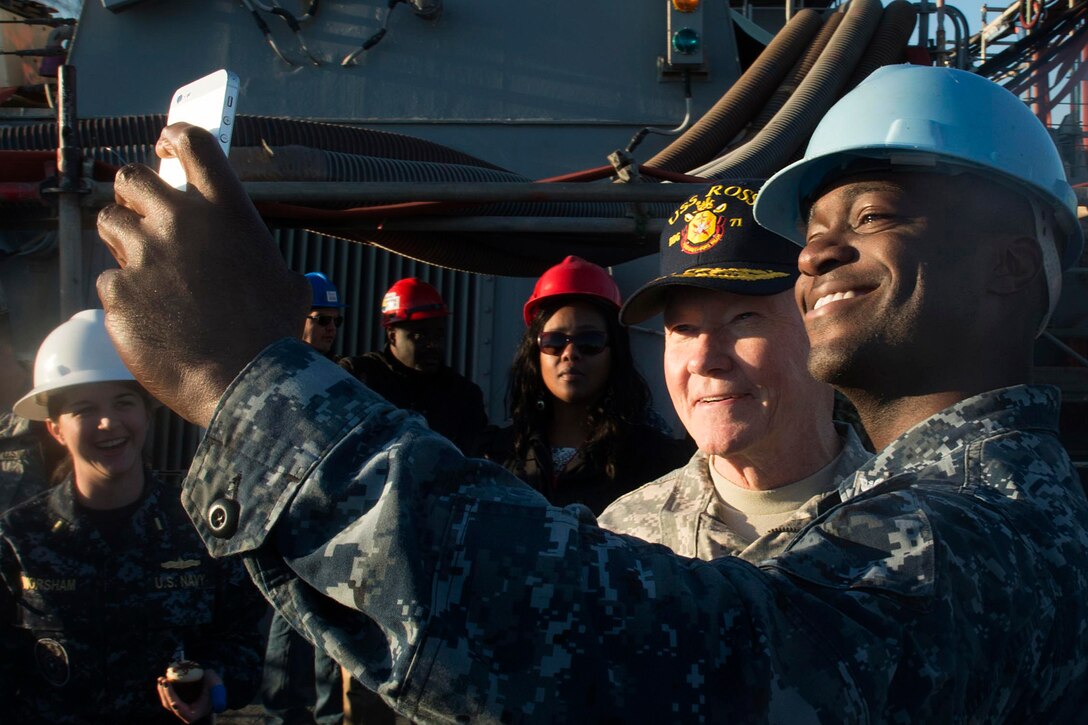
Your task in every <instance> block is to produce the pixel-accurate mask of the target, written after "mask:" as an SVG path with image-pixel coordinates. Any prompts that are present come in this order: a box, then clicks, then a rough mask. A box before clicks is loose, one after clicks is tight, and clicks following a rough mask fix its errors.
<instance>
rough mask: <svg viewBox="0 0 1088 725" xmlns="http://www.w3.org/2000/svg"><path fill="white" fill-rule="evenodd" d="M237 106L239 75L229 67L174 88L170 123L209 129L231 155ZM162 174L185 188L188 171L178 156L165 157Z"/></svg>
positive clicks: (164, 177)
mask: <svg viewBox="0 0 1088 725" xmlns="http://www.w3.org/2000/svg"><path fill="white" fill-rule="evenodd" d="M237 105H238V76H236V75H234V74H233V73H231V72H230V71H228V70H217V71H215V72H214V73H210V74H208V75H206V76H204V77H203V78H200V79H198V80H195V81H193V82H192V83H189V84H187V85H184V86H182V87H181V88H179V89H177V90H176V91H174V96H173V98H171V99H170V112H169V114H168V115H167V117H166V125H168V126H169V125H170V124H172V123H178V122H179V121H185V122H186V123H191V124H193V125H194V126H200V127H201V128H205V129H207V130H208V132H209V133H211V135H212V136H215V137H216V138H217V139H218V140H219V147H220V148H221V149H223V153H224V154H228V153H230V139H231V136H232V134H233V133H234V114H235V109H236V107H237ZM159 176H161V177H162V178H163V180H164V181H165V182H166V183H168V184H170V186H173V187H174V188H175V189H180V190H182V191H185V188H186V180H185V171H184V170H183V169H182V168H181V162H179V161H178V160H177V159H163V160H162V162H161V163H160V164H159Z"/></svg>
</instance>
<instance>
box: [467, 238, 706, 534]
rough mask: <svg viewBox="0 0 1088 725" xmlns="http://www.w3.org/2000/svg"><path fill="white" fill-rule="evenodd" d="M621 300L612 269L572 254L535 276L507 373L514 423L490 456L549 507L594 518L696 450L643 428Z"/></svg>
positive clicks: (645, 416) (639, 386) (638, 379)
mask: <svg viewBox="0 0 1088 725" xmlns="http://www.w3.org/2000/svg"><path fill="white" fill-rule="evenodd" d="M620 303H621V298H620V291H619V288H618V287H617V286H616V283H615V281H614V280H613V279H612V277H611V276H609V274H608V272H606V271H605V270H604V269H603V268H601V267H599V266H597V265H595V264H592V263H591V262H587V261H586V260H584V259H580V258H578V257H573V256H572V257H567V258H566V259H564V260H563V261H562V262H561V263H560V264H557V265H555V266H554V267H552V268H551V269H549V270H548V271H547V272H545V273H544V274H543V275H542V276H541V277H540V279H539V280H537V283H536V287H535V289H534V290H533V294H532V296H531V297H530V298H529V300H528V302H526V303H525V308H524V318H525V324H526V325H527V329H526V331H525V335H524V337H523V338H522V340H521V343H520V345H519V346H518V350H517V353H516V354H515V357H514V363H513V366H512V367H511V370H510V382H509V386H510V387H509V394H508V403H509V405H510V414H511V418H512V419H513V422H512V424H511V425H510V426H508V427H506V428H503V429H502V430H500V431H498V432H497V433H496V434H495V436H494V439H493V441H492V443H491V445H490V446H489V451H490V452H489V453H488V457H489V458H492V459H493V460H497V461H500V462H502V463H503V465H504V466H506V468H507V469H509V470H510V471H511V472H513V473H514V474H515V475H517V476H518V477H519V478H521V479H522V480H523V481H525V482H526V483H528V484H530V485H531V486H533V487H534V488H536V489H537V490H539V491H540V492H541V493H543V494H544V495H545V496H547V497H548V499H549V500H550V501H551V502H552V503H553V504H556V505H559V506H565V505H567V504H572V503H582V504H585V505H586V506H588V507H589V508H590V509H591V510H592V511H593V512H594V513H595V514H599V513H600V512H601V511H603V510H604V509H605V507H606V506H607V505H608V504H609V503H611V502H612V501H613V500H615V499H616V498H617V497H619V496H621V495H623V494H624V493H627V492H628V491H631V490H633V489H634V488H636V487H638V486H640V485H641V484H643V483H647V482H649V481H652V480H654V479H655V478H657V477H658V476H661V475H664V474H665V473H668V472H669V471H671V470H673V469H674V468H676V467H678V466H681V465H683V464H684V463H686V462H687V460H688V459H689V458H690V457H691V454H692V452H693V449H692V447H691V446H690V444H688V443H687V442H684V441H678V440H675V439H673V438H670V437H669V436H667V435H666V434H664V433H663V432H661V431H660V430H658V429H657V428H655V427H653V426H652V425H650V424H649V421H650V420H651V418H652V417H653V412H652V410H651V408H650V405H651V399H650V391H649V388H648V387H647V385H646V381H645V380H643V378H642V376H641V375H640V374H639V372H638V370H636V369H635V365H634V361H633V360H632V358H631V346H630V341H629V338H628V335H627V330H626V329H625V328H624V327H622V326H621V325H620V324H619V317H618V313H619V309H620Z"/></svg>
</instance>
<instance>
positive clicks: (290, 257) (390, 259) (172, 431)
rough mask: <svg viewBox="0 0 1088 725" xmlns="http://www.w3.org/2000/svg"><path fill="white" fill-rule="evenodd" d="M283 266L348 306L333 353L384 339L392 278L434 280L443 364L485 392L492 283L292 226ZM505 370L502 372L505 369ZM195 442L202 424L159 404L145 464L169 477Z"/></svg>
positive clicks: (282, 233) (279, 237) (280, 235)
mask: <svg viewBox="0 0 1088 725" xmlns="http://www.w3.org/2000/svg"><path fill="white" fill-rule="evenodd" d="M274 236H275V238H276V241H277V243H278V244H279V247H280V251H281V252H282V253H283V256H284V259H285V260H287V266H288V267H290V268H291V269H293V270H296V271H298V272H302V273H306V272H324V273H325V274H326V275H327V276H328V277H329V279H331V280H332V281H333V284H335V285H336V286H337V288H338V289H339V290H340V294H341V297H342V299H343V300H344V301H345V303H346V304H347V305H348V307H347V309H345V310H344V317H345V321H344V326H343V327H341V328H340V335H339V336H338V337H337V341H336V347H335V349H334V352H336V354H337V355H361V354H363V353H365V352H369V351H371V350H380V349H381V348H382V346H383V345H384V337H383V334H382V327H381V325H380V324H379V312H380V311H381V298H382V295H383V294H384V293H385V290H386V289H388V288H389V287H390V285H392V284H393V283H394V282H396V281H397V280H398V279H402V278H404V277H419V278H420V279H422V280H424V281H426V282H428V283H430V284H432V285H434V286H435V287H436V288H438V290H439V292H441V293H442V297H443V298H444V299H445V300H446V303H447V304H448V305H449V307H450V329H449V344H448V346H447V351H446V362H447V363H448V364H449V365H450V366H451V367H453V369H454V370H457V371H458V372H460V373H461V374H462V375H465V376H466V377H468V378H469V379H471V380H476V381H477V382H478V383H480V387H481V388H483V390H484V395H485V397H486V396H487V395H488V392H489V389H490V386H489V385H488V382H489V381H488V380H486V379H483V380H481V379H479V378H477V373H478V372H479V371H481V370H482V371H483V372H484V376H483V377H485V378H486V377H487V376H489V375H490V365H489V363H490V355H491V353H490V343H491V341H490V334H489V333H486V332H485V333H484V338H485V339H483V340H477V331H480V330H483V331H487V330H490V329H491V326H492V316H493V309H494V300H493V294H494V281H493V280H492V279H490V278H489V277H484V276H481V275H475V274H469V273H466V272H455V271H452V270H448V269H441V268H439V267H434V266H431V265H429V264H424V263H422V262H416V261H414V260H411V259H407V258H405V257H401V256H399V255H396V254H392V253H390V252H386V251H384V250H382V249H378V248H377V247H371V246H368V245H365V244H356V243H354V242H346V241H344V240H341V239H335V238H332V237H326V236H323V235H320V234H312V233H310V232H307V231H303V230H298V229H286V230H278V231H275V232H274ZM504 374H505V372H504ZM199 443H200V430H199V428H197V427H196V426H194V425H192V424H190V423H186V422H185V421H184V420H182V419H181V418H180V417H178V416H177V415H175V414H174V413H172V412H171V411H170V410H168V409H166V408H163V409H162V410H160V411H159V412H158V413H157V414H156V416H155V420H154V423H153V428H152V431H151V432H150V434H149V436H148V450H149V452H150V456H151V466H152V468H154V469H155V470H158V471H161V472H163V473H164V475H166V476H167V477H168V478H170V479H174V478H180V476H182V475H184V471H185V470H186V469H187V468H188V467H189V463H190V462H191V461H192V458H193V454H194V453H195V452H196V448H197V446H198V445H199Z"/></svg>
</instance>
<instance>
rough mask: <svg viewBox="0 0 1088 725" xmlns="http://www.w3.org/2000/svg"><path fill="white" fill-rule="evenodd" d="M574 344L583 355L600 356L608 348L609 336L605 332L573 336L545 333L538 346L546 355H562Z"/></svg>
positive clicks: (539, 339)
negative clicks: (568, 346)
mask: <svg viewBox="0 0 1088 725" xmlns="http://www.w3.org/2000/svg"><path fill="white" fill-rule="evenodd" d="M572 342H573V343H574V347H575V348H577V349H578V352H580V353H581V354H583V355H599V354H600V353H601V352H603V351H604V349H605V348H606V347H608V335H607V334H605V333H603V332H583V333H580V334H578V335H573V336H571V335H566V334H564V333H562V332H545V333H543V334H542V335H541V336H540V337H539V338H538V339H537V345H538V346H539V347H540V351H541V352H542V353H544V354H545V355H562V354H563V350H564V349H566V347H567V345H569V344H570V343H572Z"/></svg>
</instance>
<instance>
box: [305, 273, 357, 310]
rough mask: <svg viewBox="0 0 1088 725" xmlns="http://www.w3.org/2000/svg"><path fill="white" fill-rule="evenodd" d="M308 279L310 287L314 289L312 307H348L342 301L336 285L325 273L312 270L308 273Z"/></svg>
mask: <svg viewBox="0 0 1088 725" xmlns="http://www.w3.org/2000/svg"><path fill="white" fill-rule="evenodd" d="M306 279H307V280H309V282H310V288H311V289H312V290H313V291H314V298H313V302H312V304H311V305H310V307H347V305H345V304H344V303H343V302H341V301H340V293H339V292H337V291H336V285H334V284H333V283H332V282H330V281H329V278H328V277H326V276H325V275H324V274H322V273H321V272H310V273H308V274H307V275H306Z"/></svg>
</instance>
